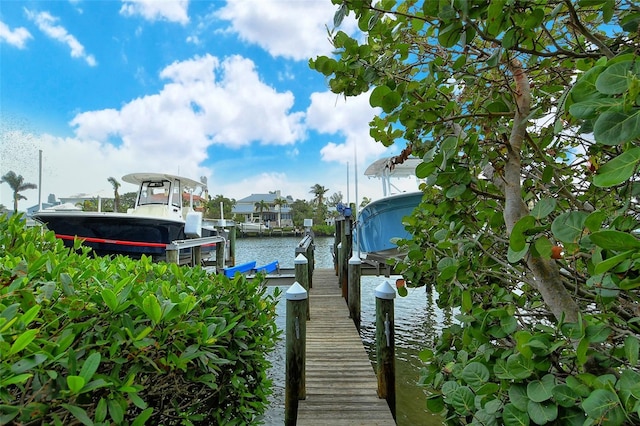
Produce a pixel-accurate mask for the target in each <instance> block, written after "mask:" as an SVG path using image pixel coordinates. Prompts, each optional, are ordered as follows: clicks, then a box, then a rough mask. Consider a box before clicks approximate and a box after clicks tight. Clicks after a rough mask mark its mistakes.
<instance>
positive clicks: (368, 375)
mask: <svg viewBox="0 0 640 426" xmlns="http://www.w3.org/2000/svg"><path fill="white" fill-rule="evenodd" d="M309 306H310V316H311V320H310V321H308V322H307V349H306V391H307V395H306V399H305V400H301V401H299V406H298V420H297V425H299V426H310V425H318V426H347V425H348V426H354V425H367V426H372V425H380V426H383V425H395V422H394V420H393V417H392V415H391V411H390V409H389V406H388V405H387V402H386V400H384V399H379V398H378V395H377V387H378V382H377V378H376V374H375V372H374V370H373V367H372V365H371V362H370V361H369V357H368V356H367V352H366V350H365V348H364V345H363V343H362V339H361V338H360V335H359V334H358V331H357V330H356V327H355V325H354V323H353V320H352V319H351V318H349V309H348V307H347V303H346V301H345V300H344V299H343V298H342V293H341V289H340V288H339V287H338V278H337V277H336V275H335V272H334V271H333V269H316V270H315V271H314V273H313V288H311V290H310V291H309Z"/></svg>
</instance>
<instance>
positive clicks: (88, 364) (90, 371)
mask: <svg viewBox="0 0 640 426" xmlns="http://www.w3.org/2000/svg"><path fill="white" fill-rule="evenodd" d="M100 360H101V355H100V352H93V353H92V354H91V355H89V356H88V357H87V359H86V360H85V361H84V363H83V364H82V368H81V369H80V376H81V377H82V378H83V379H84V380H85V381H86V382H89V381H91V379H92V378H93V375H94V374H95V373H96V371H97V370H98V367H99V366H100Z"/></svg>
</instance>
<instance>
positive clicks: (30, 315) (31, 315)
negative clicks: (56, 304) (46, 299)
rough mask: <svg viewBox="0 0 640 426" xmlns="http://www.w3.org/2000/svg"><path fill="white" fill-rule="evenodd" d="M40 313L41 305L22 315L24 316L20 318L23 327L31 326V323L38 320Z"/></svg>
mask: <svg viewBox="0 0 640 426" xmlns="http://www.w3.org/2000/svg"><path fill="white" fill-rule="evenodd" d="M39 312H40V305H34V306H32V307H31V308H30V309H29V310H28V311H27V312H25V313H24V314H22V316H21V317H20V321H21V322H22V325H23V326H24V327H26V326H28V325H29V324H31V321H33V320H34V319H35V318H36V316H37V315H38V313H39Z"/></svg>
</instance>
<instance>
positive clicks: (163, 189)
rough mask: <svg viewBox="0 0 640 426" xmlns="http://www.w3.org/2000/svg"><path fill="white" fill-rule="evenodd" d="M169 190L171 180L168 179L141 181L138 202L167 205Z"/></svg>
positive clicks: (140, 203)
mask: <svg viewBox="0 0 640 426" xmlns="http://www.w3.org/2000/svg"><path fill="white" fill-rule="evenodd" d="M170 191H171V182H169V181H168V180H162V181H145V182H142V186H141V187H140V201H139V202H138V204H139V205H141V206H144V205H147V204H164V205H167V204H168V203H169V197H170V195H171V192H170Z"/></svg>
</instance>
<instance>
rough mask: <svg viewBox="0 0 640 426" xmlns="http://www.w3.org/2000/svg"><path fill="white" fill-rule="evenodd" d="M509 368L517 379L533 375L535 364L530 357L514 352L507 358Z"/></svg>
mask: <svg viewBox="0 0 640 426" xmlns="http://www.w3.org/2000/svg"><path fill="white" fill-rule="evenodd" d="M507 369H508V370H509V372H511V374H512V375H513V376H514V377H515V378H516V379H526V378H528V377H531V375H532V374H533V371H534V370H535V366H534V365H533V362H532V361H531V360H530V359H527V358H525V357H523V356H522V355H520V354H513V355H509V358H507Z"/></svg>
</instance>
